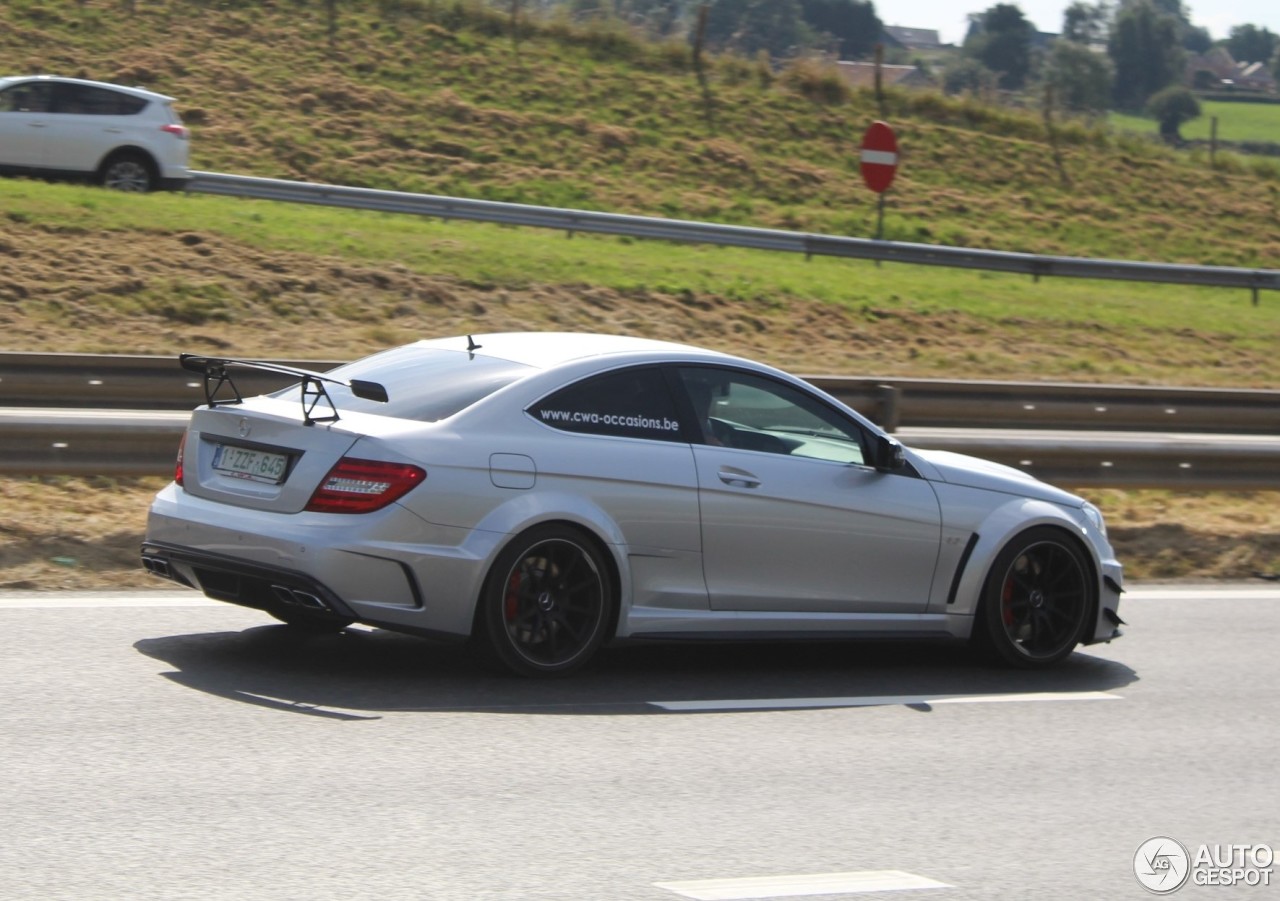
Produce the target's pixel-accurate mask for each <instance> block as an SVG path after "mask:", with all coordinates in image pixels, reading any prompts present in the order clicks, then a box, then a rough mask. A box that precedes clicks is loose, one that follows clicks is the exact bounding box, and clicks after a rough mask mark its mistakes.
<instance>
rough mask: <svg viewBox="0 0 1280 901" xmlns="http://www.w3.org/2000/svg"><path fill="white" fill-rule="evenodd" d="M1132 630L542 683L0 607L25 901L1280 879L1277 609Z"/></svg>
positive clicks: (1104, 887) (390, 650) (682, 664)
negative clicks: (1202, 864)
mask: <svg viewBox="0 0 1280 901" xmlns="http://www.w3.org/2000/svg"><path fill="white" fill-rule="evenodd" d="M1121 613H1122V615H1123V616H1124V618H1125V619H1126V620H1128V622H1129V623H1130V625H1129V627H1128V630H1127V633H1128V634H1127V635H1126V636H1125V637H1124V638H1123V639H1121V640H1119V641H1117V642H1115V643H1114V644H1111V645H1106V646H1100V647H1095V648H1090V649H1088V650H1086V651H1081V652H1077V654H1076V655H1074V656H1073V658H1071V659H1070V660H1069V661H1068V662H1067V664H1066V665H1064V666H1062V667H1061V668H1059V669H1057V670H1055V671H1053V672H1050V673H1043V674H1025V673H1017V672H1011V671H1006V670H1001V669H994V668H990V667H987V666H984V665H981V664H979V663H976V662H974V661H973V660H971V659H970V658H969V656H968V655H967V654H966V652H965V651H964V650H963V649H958V648H949V647H938V646H920V645H898V644H821V645H792V646H777V645H772V646H771V645H764V646H757V645H751V646H742V645H739V646H685V645H681V646H674V647H654V646H646V647H631V648H621V649H615V650H613V651H611V652H608V653H607V654H606V655H605V657H604V659H602V660H601V661H600V663H599V664H598V665H597V666H595V667H594V668H593V669H591V670H590V671H588V672H586V673H583V674H581V675H579V676H578V677H576V678H574V679H572V680H568V681H557V682H550V683H547V682H522V681H517V680H512V679H506V678H499V677H495V676H491V675H488V674H486V673H484V672H482V671H480V670H477V669H476V668H475V667H473V666H472V665H471V663H470V661H469V659H468V657H467V655H466V653H465V650H464V649H461V648H457V647H452V646H440V645H434V644H429V643H426V642H424V641H421V640H417V639H413V638H408V637H403V636H397V635H391V634H387V633H381V632H372V631H365V630H357V631H349V632H347V633H344V634H342V635H338V636H330V637H324V638H310V639H297V638H295V637H293V636H292V635H290V634H289V633H288V631H287V630H286V629H285V628H284V627H282V626H277V625H273V624H271V621H269V620H267V619H266V618H265V617H263V616H261V615H259V614H256V613H254V612H252V611H247V610H241V609H238V608H235V607H230V606H226V605H221V604H215V603H213V602H205V601H203V600H202V599H200V598H198V597H197V596H195V595H173V594H168V593H163V594H162V593H157V594H134V595H106V594H104V595H46V594H40V595H27V594H12V593H11V594H0V627H2V628H3V634H4V635H5V636H6V639H7V644H6V646H5V648H4V650H3V652H0V699H2V700H3V703H2V705H0V779H2V780H3V781H2V782H0V785H2V786H3V788H2V789H0V899H5V901H18V899H42V901H45V899H63V898H66V899H77V901H80V899H89V901H108V899H129V901H134V899H201V901H204V899H220V901H221V899H241V898H243V899H291V901H292V899H305V901H327V899H343V901H348V899H365V898H368V899H375V898H376V899H380V901H399V899H415V901H416V899H460V901H472V899H497V898H502V899H572V901H578V899H586V901H597V899H598V901H613V899H637V901H663V899H668V901H670V899H678V898H682V897H683V898H689V897H693V898H748V897H750V898H763V897H783V896H789V897H820V898H826V899H853V898H858V899H860V898H876V897H881V898H883V897H892V898H902V899H910V898H926V899H937V901H957V899H993V898H1009V899H1035V898H1054V899H1056V898H1064V899H1103V898H1144V897H1150V895H1149V894H1148V893H1147V892H1146V891H1145V890H1144V889H1143V888H1142V886H1141V885H1139V883H1138V881H1137V879H1136V878H1135V875H1134V854H1135V852H1136V851H1137V849H1138V848H1139V846H1140V845H1141V844H1142V843H1143V842H1145V841H1146V840H1147V839H1149V838H1152V837H1155V836H1168V837H1171V838H1175V839H1178V840H1179V841H1181V842H1182V843H1183V844H1184V845H1185V846H1187V847H1188V848H1189V849H1190V851H1191V853H1192V854H1195V853H1196V848H1197V847H1198V846H1199V845H1201V844H1209V845H1211V846H1212V845H1213V844H1215V843H1217V844H1224V845H1225V844H1249V845H1254V844H1258V843H1267V844H1269V845H1270V846H1271V847H1272V848H1275V847H1277V846H1280V789H1278V788H1277V778H1278V777H1277V766H1276V762H1277V752H1278V749H1280V678H1278V677H1280V649H1277V647H1276V636H1277V635H1280V589H1278V588H1274V587H1273V588H1270V589H1268V588H1267V587H1266V586H1265V585H1264V584H1263V583H1259V584H1258V585H1254V586H1227V587H1221V586H1218V587H1213V588H1209V587H1189V588H1183V589H1177V590H1172V589H1171V590H1152V589H1147V590H1135V591H1133V592H1131V594H1130V595H1129V596H1128V597H1127V598H1126V600H1125V603H1124V606H1123V607H1122V609H1121ZM1275 869H1280V867H1276V868H1275ZM886 871H887V873H886ZM784 877H785V878H784ZM802 877H803V878H802ZM750 878H755V880H756V881H754V882H749V883H745V882H741V881H739V880H745V879H750ZM1272 879H1273V883H1274V882H1275V881H1276V880H1277V876H1274V875H1273V876H1272ZM867 889H879V890H881V891H880V893H870V894H868V893H866V892H865V891H864V890H867ZM890 889H893V891H889V892H888V893H887V894H886V893H885V892H886V891H888V890H890ZM816 892H826V893H825V894H816ZM1175 897H1179V898H1181V897H1189V898H1223V899H1227V898H1241V897H1260V898H1262V897H1267V898H1280V887H1277V885H1276V884H1273V885H1271V886H1270V887H1258V888H1247V887H1242V886H1235V887H1230V888H1228V887H1221V886H1197V885H1193V884H1188V885H1187V886H1186V887H1184V888H1183V889H1182V890H1181V891H1179V892H1178V893H1177V894H1176V896H1175Z"/></svg>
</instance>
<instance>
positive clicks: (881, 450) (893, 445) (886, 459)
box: [872, 435, 907, 472]
mask: <svg viewBox="0 0 1280 901" xmlns="http://www.w3.org/2000/svg"><path fill="white" fill-rule="evenodd" d="M873 453H874V454H875V459H874V460H872V464H873V465H874V466H875V468H876V470H877V471H878V472H896V471H897V470H899V469H902V467H904V466H906V465H907V455H906V454H905V453H903V451H902V445H901V444H899V443H898V442H897V440H895V439H893V438H890V437H889V436H888V435H877V436H876V440H875V448H874V451H873Z"/></svg>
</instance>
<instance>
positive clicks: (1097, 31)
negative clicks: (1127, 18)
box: [1062, 0, 1111, 45]
mask: <svg viewBox="0 0 1280 901" xmlns="http://www.w3.org/2000/svg"><path fill="white" fill-rule="evenodd" d="M1110 18H1111V10H1110V9H1109V8H1108V7H1107V4H1106V3H1105V0H1104V2H1100V3H1097V4H1091V3H1085V2H1083V0H1076V2H1075V3H1072V4H1071V5H1070V6H1068V7H1067V9H1066V11H1065V12H1064V13H1063V14H1062V37H1063V38H1065V39H1066V40H1068V41H1071V42H1073V43H1076V44H1085V45H1091V44H1103V43H1106V40H1107V23H1108V20H1109V19H1110Z"/></svg>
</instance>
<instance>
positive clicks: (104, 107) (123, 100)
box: [57, 84, 147, 116]
mask: <svg viewBox="0 0 1280 901" xmlns="http://www.w3.org/2000/svg"><path fill="white" fill-rule="evenodd" d="M57 88H58V91H57V111H58V112H60V113H70V114H73V115H88V116H131V115H134V114H135V113H138V112H140V111H141V110H142V108H143V107H145V106H146V105H147V101H146V100H144V99H142V98H141V97H134V96H132V95H131V94H122V93H120V92H119V91H112V90H109V89H107V88H98V87H94V86H93V85H87V84H59V85H58V86H57Z"/></svg>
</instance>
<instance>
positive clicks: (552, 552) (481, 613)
mask: <svg viewBox="0 0 1280 901" xmlns="http://www.w3.org/2000/svg"><path fill="white" fill-rule="evenodd" d="M613 604H614V599H613V586H612V581H611V580H610V578H609V570H608V564H607V562H606V560H605V558H604V555H603V554H602V553H601V551H599V550H598V549H597V547H596V545H595V543H594V542H593V541H591V540H590V539H589V538H587V537H586V536H585V535H584V534H582V533H581V532H579V531H578V530H577V529H573V528H569V527H566V526H540V527H536V528H533V529H530V530H529V531H527V532H525V533H524V534H522V535H520V536H519V537H518V538H516V540H514V541H513V542H511V544H509V545H507V547H506V548H504V549H503V551H502V553H501V554H499V555H498V558H497V560H496V561H495V562H494V564H493V568H492V569H491V570H490V571H489V576H488V578H487V579H486V580H485V587H484V589H483V591H482V593H481V596H480V607H479V609H478V610H477V611H476V625H477V627H478V628H477V629H476V630H475V632H476V635H475V639H476V641H477V642H478V643H479V645H480V650H481V651H482V653H484V654H485V656H487V657H489V658H490V659H491V660H494V661H496V662H497V663H500V664H501V665H502V666H503V667H504V668H506V669H507V670H510V671H511V672H514V673H516V674H518V675H522V676H560V675H566V674H568V673H571V672H573V671H574V670H576V669H578V668H579V667H581V666H582V665H583V664H585V663H586V662H587V661H588V660H589V659H591V656H592V655H593V654H594V653H595V651H596V649H597V648H599V647H600V644H601V642H603V641H604V638H605V633H606V632H607V630H608V626H609V623H610V620H611V616H612V612H613Z"/></svg>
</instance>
